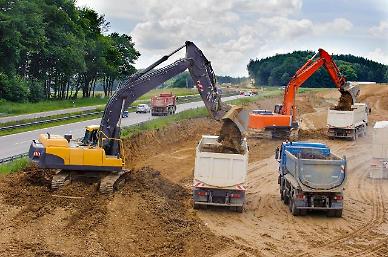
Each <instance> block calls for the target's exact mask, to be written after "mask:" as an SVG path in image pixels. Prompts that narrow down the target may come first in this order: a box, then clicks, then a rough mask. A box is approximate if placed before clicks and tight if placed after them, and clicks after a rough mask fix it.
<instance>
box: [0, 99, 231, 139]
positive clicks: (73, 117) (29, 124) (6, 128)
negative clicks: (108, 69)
mask: <svg viewBox="0 0 388 257" xmlns="http://www.w3.org/2000/svg"><path fill="white" fill-rule="evenodd" d="M232 95H236V93H226V94H224V95H223V97H226V96H232ZM177 98H178V99H177V102H180V103H187V102H190V101H192V100H193V99H195V98H198V100H199V99H200V98H201V97H200V95H199V94H196V95H186V96H178V97H177ZM129 108H131V109H133V108H136V107H135V106H130V107H129ZM103 112H104V111H97V112H90V113H83V114H77V115H71V116H66V117H60V118H55V119H47V120H39V121H33V122H28V123H22V124H16V125H11V126H5V127H0V131H4V130H11V129H16V128H23V127H28V126H33V125H39V124H44V123H53V122H57V121H63V120H70V119H75V118H81V117H86V116H91V115H96V114H100V113H103Z"/></svg>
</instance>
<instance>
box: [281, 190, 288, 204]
mask: <svg viewBox="0 0 388 257" xmlns="http://www.w3.org/2000/svg"><path fill="white" fill-rule="evenodd" d="M289 201H290V198H289V196H288V195H287V193H286V190H283V203H284V204H285V205H288V204H289Z"/></svg>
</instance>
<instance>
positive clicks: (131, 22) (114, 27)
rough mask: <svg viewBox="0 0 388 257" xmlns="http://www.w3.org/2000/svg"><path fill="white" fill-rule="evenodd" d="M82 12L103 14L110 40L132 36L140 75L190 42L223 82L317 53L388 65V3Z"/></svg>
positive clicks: (149, 1)
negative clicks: (274, 60)
mask: <svg viewBox="0 0 388 257" xmlns="http://www.w3.org/2000/svg"><path fill="white" fill-rule="evenodd" d="M77 5H78V6H80V7H84V6H87V7H90V8H92V9H94V10H95V11H97V12H98V13H99V14H104V15H105V18H106V20H107V21H109V22H110V30H109V33H110V32H118V33H120V34H123V33H124V34H128V35H130V36H132V38H133V40H134V42H135V47H136V49H138V50H139V51H140V53H141V57H140V58H139V59H138V60H137V61H136V64H135V66H136V68H145V67H147V66H149V65H150V64H152V63H153V62H155V61H156V60H157V59H158V58H160V57H161V56H163V55H165V54H168V53H170V52H171V51H172V50H174V49H176V48H178V47H179V46H181V45H183V44H184V42H185V41H187V40H189V41H193V42H194V43H195V44H196V45H197V46H198V47H199V48H200V49H201V50H202V51H203V53H204V54H205V56H206V57H207V58H208V59H209V60H210V61H211V63H212V66H213V69H214V70H215V72H216V74H217V75H229V76H235V77H236V76H247V75H248V72H247V69H246V67H247V64H248V63H249V60H250V59H256V58H259V59H260V58H265V57H269V56H272V55H274V54H277V53H288V52H292V51H294V50H312V51H317V50H318V48H323V49H325V50H326V51H328V52H329V53H332V54H354V55H357V56H362V57H366V58H368V59H371V60H374V61H378V62H381V63H384V64H388V0H180V1H176V0H163V1H162V0H159V1H158V0H141V1H140V0H137V1H136V0H109V1H106V0H77ZM183 56H184V52H183V53H181V55H180V56H178V57H176V58H181V57H183ZM176 58H175V59H176ZM172 60H174V59H172Z"/></svg>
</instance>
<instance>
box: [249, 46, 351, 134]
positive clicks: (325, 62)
mask: <svg viewBox="0 0 388 257" xmlns="http://www.w3.org/2000/svg"><path fill="white" fill-rule="evenodd" d="M318 54H319V57H318V58H316V57H317V55H318ZM322 66H324V67H325V68H326V70H327V72H328V73H329V76H330V78H331V79H332V80H333V82H334V84H335V85H336V87H337V88H338V90H339V91H340V92H341V98H340V101H339V103H338V105H337V107H338V108H339V109H343V110H345V109H348V108H351V105H352V104H353V103H355V102H356V97H357V96H358V94H359V88H358V86H356V85H354V84H352V83H350V82H346V79H345V77H344V76H343V75H342V74H341V73H340V71H339V69H338V67H337V65H336V64H335V63H334V61H333V59H332V58H331V56H330V55H329V54H328V53H327V52H326V51H325V50H323V49H319V50H318V52H317V53H316V54H315V55H314V56H313V57H311V58H310V59H309V60H308V61H307V62H306V63H305V64H304V65H303V66H302V67H301V68H300V69H299V70H297V72H296V73H295V75H294V76H293V77H292V78H291V80H290V82H289V83H288V85H287V86H286V87H285V89H284V99H283V104H277V105H275V109H274V112H272V111H268V110H255V111H253V112H251V113H250V114H249V121H248V128H249V129H250V131H251V133H253V135H258V136H259V137H271V138H289V139H290V140H295V139H297V137H298V131H299V122H298V121H297V107H296V105H295V96H296V93H297V90H298V88H299V87H300V86H302V85H303V83H304V82H305V81H306V80H307V79H308V78H310V77H311V75H313V74H314V72H316V71H317V70H318V69H319V68H320V67H322Z"/></svg>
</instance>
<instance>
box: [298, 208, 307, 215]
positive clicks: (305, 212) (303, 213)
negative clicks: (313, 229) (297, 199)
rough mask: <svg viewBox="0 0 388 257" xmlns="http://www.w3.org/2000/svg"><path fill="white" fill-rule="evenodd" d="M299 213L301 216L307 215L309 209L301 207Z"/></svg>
mask: <svg viewBox="0 0 388 257" xmlns="http://www.w3.org/2000/svg"><path fill="white" fill-rule="evenodd" d="M299 214H300V216H306V214H307V210H306V209H300V210H299Z"/></svg>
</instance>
